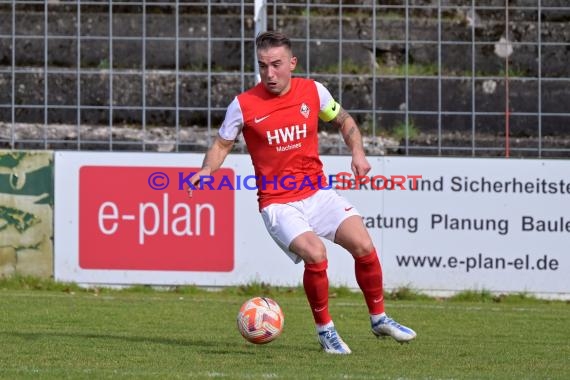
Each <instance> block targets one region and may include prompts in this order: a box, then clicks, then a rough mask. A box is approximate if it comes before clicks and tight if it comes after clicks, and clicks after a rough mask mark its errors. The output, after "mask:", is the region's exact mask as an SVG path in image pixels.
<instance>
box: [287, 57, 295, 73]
mask: <svg viewBox="0 0 570 380" xmlns="http://www.w3.org/2000/svg"><path fill="white" fill-rule="evenodd" d="M296 67H297V57H295V56H293V57H291V60H290V61H289V70H290V71H295V68H296Z"/></svg>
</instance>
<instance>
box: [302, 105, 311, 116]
mask: <svg viewBox="0 0 570 380" xmlns="http://www.w3.org/2000/svg"><path fill="white" fill-rule="evenodd" d="M310 113H311V109H310V108H309V106H308V105H306V104H305V103H303V104H301V115H303V116H305V119H307V118H308V117H309V114H310Z"/></svg>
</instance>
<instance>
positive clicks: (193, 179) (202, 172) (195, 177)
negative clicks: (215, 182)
mask: <svg viewBox="0 0 570 380" xmlns="http://www.w3.org/2000/svg"><path fill="white" fill-rule="evenodd" d="M208 175H210V170H208V169H200V170H199V171H198V172H197V173H196V174H194V175H193V176H192V177H190V183H191V184H192V185H193V186H194V188H195V189H197V188H198V185H199V184H200V179H201V177H204V176H208ZM195 189H193V188H192V187H191V186H189V187H188V198H192V195H193V191H194V190H195Z"/></svg>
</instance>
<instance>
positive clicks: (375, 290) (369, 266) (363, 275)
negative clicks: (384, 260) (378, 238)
mask: <svg viewBox="0 0 570 380" xmlns="http://www.w3.org/2000/svg"><path fill="white" fill-rule="evenodd" d="M354 272H355V274H356V282H357V283H358V286H360V289H361V290H362V293H364V299H365V300H366V305H368V311H369V313H370V314H381V313H383V312H384V288H383V285H382V267H381V266H380V261H379V260H378V255H377V254H376V249H375V248H373V249H372V252H370V254H368V255H366V256H360V257H355V259H354Z"/></svg>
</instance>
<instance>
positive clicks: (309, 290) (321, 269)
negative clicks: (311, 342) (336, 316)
mask: <svg viewBox="0 0 570 380" xmlns="http://www.w3.org/2000/svg"><path fill="white" fill-rule="evenodd" d="M327 267H328V261H327V260H325V261H321V262H320V263H316V264H305V273H304V274H303V287H304V288H305V294H306V295H307V300H308V301H309V305H310V306H311V311H312V312H313V318H314V319H315V323H317V324H319V325H324V324H327V323H329V322H330V321H331V320H332V318H331V316H330V314H329V278H328V276H327Z"/></svg>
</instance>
